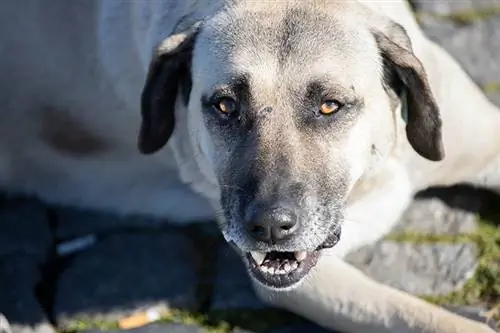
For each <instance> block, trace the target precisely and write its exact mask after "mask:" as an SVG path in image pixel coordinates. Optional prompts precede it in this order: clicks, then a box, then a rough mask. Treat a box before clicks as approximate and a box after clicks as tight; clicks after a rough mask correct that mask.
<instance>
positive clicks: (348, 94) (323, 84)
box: [305, 79, 357, 103]
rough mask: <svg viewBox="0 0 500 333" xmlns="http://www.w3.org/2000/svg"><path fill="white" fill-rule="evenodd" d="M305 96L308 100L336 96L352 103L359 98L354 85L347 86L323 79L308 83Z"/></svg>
mask: <svg viewBox="0 0 500 333" xmlns="http://www.w3.org/2000/svg"><path fill="white" fill-rule="evenodd" d="M305 98H306V99H307V100H320V99H322V98H336V99H338V100H339V101H340V102H344V103H352V102H355V101H356V100H357V96H356V93H355V91H354V89H353V88H352V87H351V88H346V87H343V86H341V85H339V84H335V83H332V82H329V81H327V80H322V79H317V80H312V81H310V82H309V83H308V85H307V88H306V96H305Z"/></svg>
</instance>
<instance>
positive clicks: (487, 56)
mask: <svg viewBox="0 0 500 333" xmlns="http://www.w3.org/2000/svg"><path fill="white" fill-rule="evenodd" d="M455 2H457V3H460V2H461V1H448V3H455ZM426 3H429V4H430V3H431V2H430V1H427V2H426ZM420 25H421V27H422V29H423V31H424V32H425V34H426V35H427V36H428V37H429V39H431V40H433V41H435V42H437V44H439V45H440V46H442V47H443V48H444V49H445V50H447V51H448V52H449V53H450V54H451V55H452V56H453V57H454V58H455V59H456V60H457V61H458V63H459V64H460V65H461V66H462V68H463V69H464V70H465V71H466V72H467V73H468V74H469V75H470V76H471V77H472V79H473V80H474V81H475V82H476V83H477V84H478V85H480V86H483V85H484V84H487V83H490V82H497V81H498V78H499V77H500V57H499V56H498V55H499V54H500V34H498V31H500V15H495V16H492V17H490V18H487V19H484V20H480V21H477V22H475V23H473V24H469V25H461V24H458V23H455V22H452V21H450V20H443V19H436V18H432V17H430V16H425V15H424V16H421V20H420Z"/></svg>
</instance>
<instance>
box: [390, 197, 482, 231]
mask: <svg viewBox="0 0 500 333" xmlns="http://www.w3.org/2000/svg"><path fill="white" fill-rule="evenodd" d="M455 201H457V202H459V201H464V203H465V204H467V205H469V206H470V208H471V209H467V210H466V209H464V208H461V207H459V206H458V207H457V206H455V207H452V206H450V205H449V204H448V203H445V202H444V201H443V200H442V199H440V198H436V197H434V198H425V199H416V200H414V201H413V202H412V204H411V205H410V207H408V209H407V210H406V211H405V213H404V214H403V216H402V217H401V220H400V222H399V223H398V224H397V225H396V227H395V228H394V229H393V231H394V232H418V233H424V234H441V235H457V234H467V233H473V232H475V231H476V230H477V222H476V219H477V216H476V214H477V212H478V211H479V209H480V207H481V202H480V198H479V197H470V196H469V197H459V196H458V195H457V196H456V199H455Z"/></svg>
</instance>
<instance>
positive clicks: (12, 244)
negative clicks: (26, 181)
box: [0, 197, 53, 262]
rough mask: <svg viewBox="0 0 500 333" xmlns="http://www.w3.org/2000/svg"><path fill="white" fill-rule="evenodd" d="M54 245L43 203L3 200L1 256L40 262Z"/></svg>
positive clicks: (0, 216) (18, 199) (0, 237)
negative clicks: (17, 255)
mask: <svg viewBox="0 0 500 333" xmlns="http://www.w3.org/2000/svg"><path fill="white" fill-rule="evenodd" d="M52 242H53V237H52V234H51V230H50V226H49V220H48V216H47V211H46V209H45V207H44V206H43V205H42V204H41V203H40V202H38V201H36V200H31V199H26V198H5V197H2V198H0V256H1V255H7V254H12V253H20V254H27V255H29V256H30V257H31V258H32V259H33V260H36V261H39V262H41V261H43V260H44V259H45V257H46V255H47V252H48V250H49V248H50V246H51V245H52Z"/></svg>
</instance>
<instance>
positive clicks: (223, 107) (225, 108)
mask: <svg viewBox="0 0 500 333" xmlns="http://www.w3.org/2000/svg"><path fill="white" fill-rule="evenodd" d="M214 106H215V107H216V108H217V110H219V111H220V112H222V113H224V114H231V113H233V112H234V111H236V102H235V101H234V100H233V99H231V98H227V97H225V98H222V99H220V100H218V101H217V102H216V103H215V105H214Z"/></svg>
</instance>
